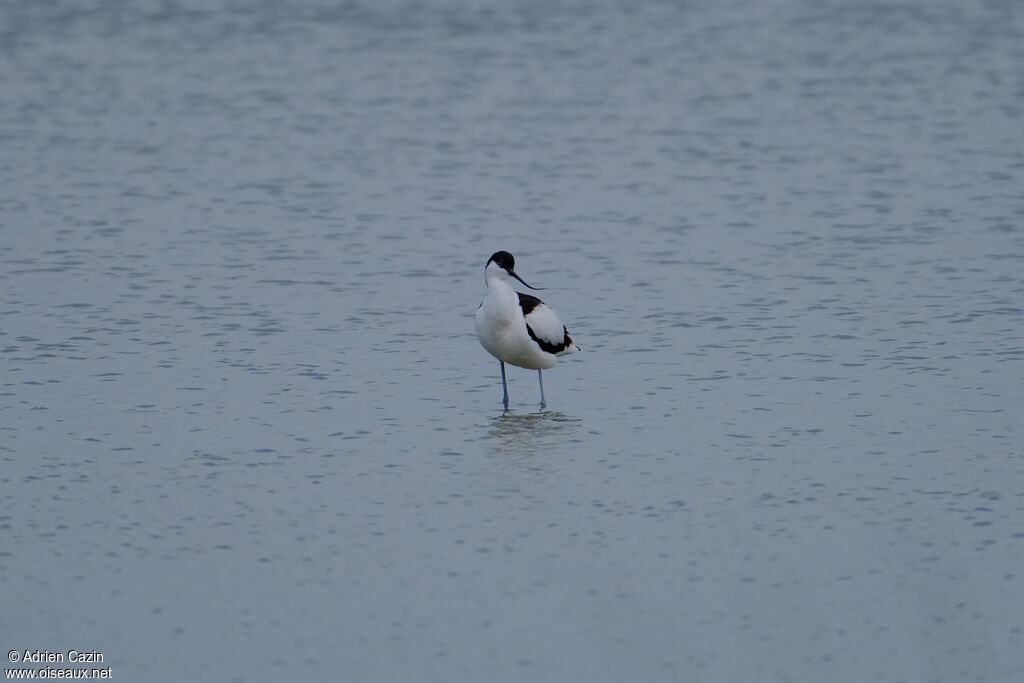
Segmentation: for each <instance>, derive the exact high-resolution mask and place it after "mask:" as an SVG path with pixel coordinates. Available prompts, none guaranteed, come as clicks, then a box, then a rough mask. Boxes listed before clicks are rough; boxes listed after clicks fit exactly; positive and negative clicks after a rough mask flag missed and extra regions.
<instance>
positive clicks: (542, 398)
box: [537, 370, 548, 410]
mask: <svg viewBox="0 0 1024 683" xmlns="http://www.w3.org/2000/svg"><path fill="white" fill-rule="evenodd" d="M541 372H542V371H541V370H538V371H537V379H538V380H540V409H541V410H544V409H545V408H547V407H548V404H547V403H546V402H545V401H544V375H543V374H541Z"/></svg>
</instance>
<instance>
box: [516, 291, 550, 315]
mask: <svg viewBox="0 0 1024 683" xmlns="http://www.w3.org/2000/svg"><path fill="white" fill-rule="evenodd" d="M516 294H518V295H519V308H521V309H523V315H529V314H530V312H531V311H532V310H533V309H535V308H537V307H538V306H540V305H541V304H543V303H544V302H543V301H541V300H540V299H538V298H537V297H535V296H530V295H529V294H523V293H522V292H516Z"/></svg>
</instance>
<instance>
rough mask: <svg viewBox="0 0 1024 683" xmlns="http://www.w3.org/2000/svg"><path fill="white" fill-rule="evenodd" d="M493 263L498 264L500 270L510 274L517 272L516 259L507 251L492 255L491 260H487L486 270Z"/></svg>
mask: <svg viewBox="0 0 1024 683" xmlns="http://www.w3.org/2000/svg"><path fill="white" fill-rule="evenodd" d="M491 261H494V262H495V263H497V264H498V267H499V268H502V269H504V270H505V271H506V272H508V273H512V272H514V271H515V268H516V259H515V257H513V256H512V254H510V253H508V252H507V251H496V252H494V253H493V254H491V258H489V259H487V263H485V264H484V268H486V267H487V266H489V265H490V264H491Z"/></svg>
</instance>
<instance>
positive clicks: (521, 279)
mask: <svg viewBox="0 0 1024 683" xmlns="http://www.w3.org/2000/svg"><path fill="white" fill-rule="evenodd" d="M509 275H511V276H512V277H514V278H515V279H517V280H519V281H520V282H523V278H521V277H519V276H518V275H516V274H515V272H513V271H510V272H509ZM523 284H524V285H526V283H525V282H523ZM526 286H527V287H529V288H530V289H535V290H537V291H538V292H539V291H540V290H542V289H544V288H543V287H533V286H532V285H526Z"/></svg>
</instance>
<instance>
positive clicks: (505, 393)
mask: <svg viewBox="0 0 1024 683" xmlns="http://www.w3.org/2000/svg"><path fill="white" fill-rule="evenodd" d="M498 362H499V363H501V402H502V403H504V404H505V410H508V385H507V384H505V361H503V360H499V361H498Z"/></svg>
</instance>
